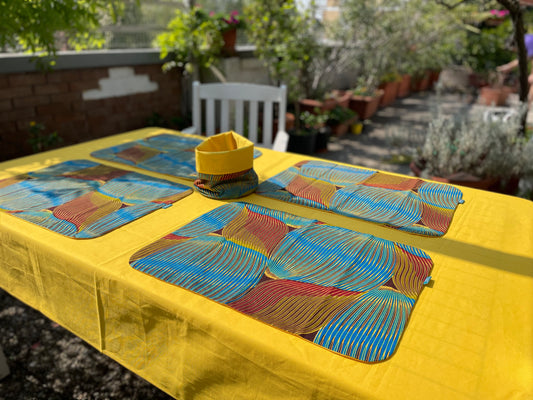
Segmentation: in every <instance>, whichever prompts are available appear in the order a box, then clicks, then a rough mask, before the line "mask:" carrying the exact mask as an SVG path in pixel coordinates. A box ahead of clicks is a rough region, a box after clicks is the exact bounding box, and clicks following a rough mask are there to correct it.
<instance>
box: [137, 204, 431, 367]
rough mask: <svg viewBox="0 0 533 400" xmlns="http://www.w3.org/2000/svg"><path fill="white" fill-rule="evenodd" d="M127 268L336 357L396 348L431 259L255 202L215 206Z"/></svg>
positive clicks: (373, 357) (362, 356) (369, 356)
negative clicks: (225, 307)
mask: <svg viewBox="0 0 533 400" xmlns="http://www.w3.org/2000/svg"><path fill="white" fill-rule="evenodd" d="M130 265H131V266H132V267H133V268H134V269H136V270H138V271H140V272H143V273H146V274H148V275H150V276H153V277H155V278H157V279H160V280H163V281H165V282H168V283H169V284H173V285H176V286H179V287H181V288H184V289H187V290H190V291H193V292H195V293H197V294H199V295H202V296H205V297H207V298H209V299H211V300H214V301H216V302H219V303H221V304H225V305H227V306H229V307H232V308H233V309H235V310H237V311H239V312H241V313H243V314H246V315H249V316H250V317H252V318H255V319H257V320H259V321H263V322H264V323H266V324H268V325H271V326H274V327H277V328H278V329H281V330H283V331H286V332H289V333H291V334H293V335H298V336H300V337H301V338H302V339H304V340H310V341H312V342H313V343H315V344H317V345H319V346H322V347H324V348H326V349H328V350H331V351H333V352H336V353H339V354H341V355H343V356H346V357H349V358H353V359H355V360H360V361H365V362H378V361H384V360H386V359H387V358H389V357H391V356H392V355H393V353H394V351H395V350H396V349H397V347H398V344H399V342H400V338H401V336H402V333H403V332H404V330H405V328H406V326H407V322H408V319H409V315H410V313H411V310H412V308H413V306H414V304H415V302H416V300H417V298H418V296H419V294H420V292H421V290H422V288H423V285H424V282H425V281H426V279H427V277H428V276H429V273H430V271H431V268H432V266H433V262H432V260H431V258H430V257H429V256H428V255H427V254H426V253H425V252H424V251H422V250H420V249H417V248H414V247H411V246H408V245H404V244H400V243H395V242H392V241H388V240H384V239H381V238H377V237H375V236H372V235H368V234H363V233H358V232H355V231H352V230H349V229H345V228H340V227H336V226H331V225H327V224H324V223H322V222H320V221H317V220H314V219H308V218H303V217H299V216H296V215H293V214H289V213H285V212H282V211H278V210H272V209H269V208H266V207H261V206H258V205H254V204H249V203H244V202H233V203H228V204H225V205H223V206H220V207H218V208H216V209H214V210H212V211H210V212H208V213H206V214H204V215H202V216H200V217H198V218H196V219H195V220H193V221H191V222H190V223H188V224H187V225H185V226H183V227H181V228H179V229H177V230H175V231H174V232H172V233H170V234H168V235H166V236H165V237H163V238H161V239H159V240H157V241H155V242H153V243H151V244H150V245H148V246H146V247H144V248H142V249H140V250H139V251H137V252H136V253H135V254H133V255H132V256H131V258H130Z"/></svg>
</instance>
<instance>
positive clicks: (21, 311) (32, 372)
mask: <svg viewBox="0 0 533 400" xmlns="http://www.w3.org/2000/svg"><path fill="white" fill-rule="evenodd" d="M0 343H1V345H2V347H3V348H4V354H5V356H6V358H7V361H8V364H9V368H10V370H11V373H10V374H9V375H8V376H7V377H5V378H4V379H3V380H0V399H1V400H41V399H42V400H63V399H76V400H93V399H94V400H104V399H142V400H145V399H151V400H169V399H171V397H170V396H168V395H167V394H165V393H164V392H162V391H161V390H159V389H157V388H156V387H155V386H153V385H151V384H150V383H148V382H147V381H145V380H144V379H142V378H140V377H139V376H137V375H136V374H134V373H132V372H130V371H129V370H127V369H126V368H123V367H122V366H121V365H120V364H118V363H116V362H115V361H113V360H111V359H110V358H109V357H107V356H105V355H103V354H102V353H100V352H99V351H97V350H96V349H94V348H93V347H92V346H90V345H89V344H87V343H85V342H84V341H83V340H81V339H80V338H78V337H76V336H74V335H73V334H71V333H70V332H69V331H67V330H66V329H63V328H62V327H61V326H59V325H58V324H56V323H55V322H53V321H51V320H50V319H48V318H47V317H45V316H44V315H43V314H41V313H40V312H38V311H35V310H34V309H32V308H30V307H28V306H26V305H25V304H24V303H22V302H20V301H18V300H17V299H15V298H14V297H12V296H11V295H9V294H8V293H6V292H5V291H3V290H1V289H0Z"/></svg>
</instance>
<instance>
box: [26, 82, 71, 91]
mask: <svg viewBox="0 0 533 400" xmlns="http://www.w3.org/2000/svg"><path fill="white" fill-rule="evenodd" d="M33 88H34V90H35V94H55V93H64V92H68V84H67V83H47V84H45V85H36V86H34V87H33Z"/></svg>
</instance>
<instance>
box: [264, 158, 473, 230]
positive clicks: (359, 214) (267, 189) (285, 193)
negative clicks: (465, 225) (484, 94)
mask: <svg viewBox="0 0 533 400" xmlns="http://www.w3.org/2000/svg"><path fill="white" fill-rule="evenodd" d="M256 193H257V194H260V195H262V196H267V197H272V198H274V199H278V200H282V201H286V202H290V203H296V204H300V205H304V206H308V207H313V208H318V209H320V210H327V211H331V212H334V213H337V214H341V215H345V216H348V217H353V218H360V219H363V220H366V221H371V222H376V223H379V224H383V225H385V226H388V227H391V228H395V229H398V230H401V231H405V232H409V233H414V234H419V235H424V236H434V237H435V236H442V235H444V234H445V233H446V231H447V230H448V228H449V226H450V224H451V222H452V219H453V215H454V213H455V210H456V208H457V206H458V204H461V203H463V199H462V196H463V194H462V192H461V191H460V190H459V189H457V188H455V187H453V186H450V185H446V184H439V183H433V182H425V181H423V180H421V179H416V178H406V177H400V176H395V175H391V174H387V173H383V172H377V171H371V170H365V169H362V168H356V167H348V166H343V165H339V164H334V163H329V162H322V161H302V162H300V163H298V164H296V165H294V166H292V167H290V168H289V169H287V170H285V171H283V172H281V173H279V174H278V175H275V176H273V177H272V178H270V179H268V180H267V181H265V182H263V183H261V184H260V185H259V187H258V188H257V190H256Z"/></svg>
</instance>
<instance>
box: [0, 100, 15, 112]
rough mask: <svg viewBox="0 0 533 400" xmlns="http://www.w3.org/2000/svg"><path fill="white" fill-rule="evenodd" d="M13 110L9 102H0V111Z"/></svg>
mask: <svg viewBox="0 0 533 400" xmlns="http://www.w3.org/2000/svg"><path fill="white" fill-rule="evenodd" d="M12 109H13V104H12V103H11V100H0V111H9V110H12Z"/></svg>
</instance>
